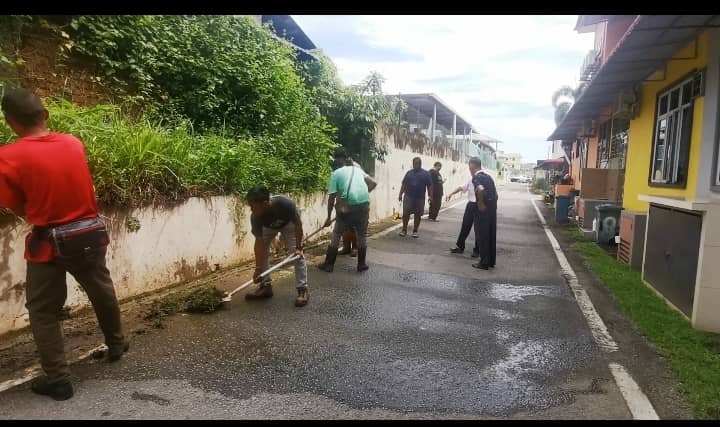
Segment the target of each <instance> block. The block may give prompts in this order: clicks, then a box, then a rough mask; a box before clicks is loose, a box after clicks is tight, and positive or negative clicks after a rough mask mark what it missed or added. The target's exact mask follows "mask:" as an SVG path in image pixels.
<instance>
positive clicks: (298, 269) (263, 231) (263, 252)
mask: <svg viewBox="0 0 720 427" xmlns="http://www.w3.org/2000/svg"><path fill="white" fill-rule="evenodd" d="M247 201H248V204H250V210H251V211H252V215H251V216H250V225H251V229H252V234H253V236H255V273H254V274H253V279H255V283H258V286H257V288H255V289H254V290H252V291H250V292H248V293H247V294H245V299H248V300H249V299H258V298H270V297H272V296H273V291H272V284H271V280H270V276H269V275H267V276H265V277H263V278H260V274H262V272H263V271H265V270H267V269H268V268H270V263H269V258H270V244H271V243H272V241H273V240H274V239H275V237H276V236H277V235H278V233H280V234H281V235H282V238H283V240H284V241H285V246H286V248H287V249H288V250H294V251H295V254H296V255H300V258H299V259H297V260H296V261H295V288H296V289H297V298H296V299H295V306H296V307H302V306H304V305H306V304H307V303H308V299H309V295H308V290H307V287H308V284H307V265H306V264H305V258H304V257H303V247H302V241H303V227H302V221H301V220H300V212H298V210H297V206H296V205H295V202H293V201H292V200H291V199H289V198H287V197H285V196H273V197H270V192H269V191H268V190H267V188H265V187H255V188H253V189H252V190H250V191H249V192H248V194H247Z"/></svg>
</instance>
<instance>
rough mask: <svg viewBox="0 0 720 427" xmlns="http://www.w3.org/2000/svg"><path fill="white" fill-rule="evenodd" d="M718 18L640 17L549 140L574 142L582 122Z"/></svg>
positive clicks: (636, 82) (718, 21) (715, 22)
mask: <svg viewBox="0 0 720 427" xmlns="http://www.w3.org/2000/svg"><path fill="white" fill-rule="evenodd" d="M718 24H720V16H719V15H639V16H638V17H637V18H636V19H635V21H634V22H633V23H632V24H631V25H630V27H629V28H628V30H627V32H626V33H625V35H624V36H623V37H622V38H621V39H620V41H619V42H618V45H617V47H616V48H615V50H614V51H613V52H612V53H611V55H610V57H609V58H608V59H607V60H606V61H605V63H604V64H602V66H601V67H600V69H599V70H598V72H597V73H596V74H595V76H594V77H593V79H592V80H591V81H590V82H589V83H588V85H587V87H586V88H585V90H584V91H583V92H582V94H581V95H580V96H579V97H578V99H577V100H575V103H574V104H573V106H572V107H571V108H570V111H568V113H567V114H566V115H565V117H564V118H563V120H562V122H561V123H560V124H559V125H558V126H557V128H556V129H555V131H554V132H553V133H552V135H550V136H549V137H548V138H547V140H548V141H557V140H574V139H575V138H576V137H577V133H578V131H579V130H580V128H581V127H582V122H583V121H584V120H587V119H594V118H595V117H596V116H597V115H599V114H600V113H601V112H602V110H604V109H605V108H607V106H608V105H611V103H612V102H613V101H614V100H615V99H617V98H616V97H617V95H618V93H620V92H621V91H622V90H623V89H626V88H631V87H633V86H634V85H636V84H638V83H640V82H642V81H643V80H645V79H647V78H648V77H649V76H650V75H652V74H653V73H655V72H656V71H657V70H658V69H660V68H661V67H662V65H663V64H665V63H666V62H667V61H668V60H669V59H670V58H672V57H673V56H674V55H675V53H676V52H677V51H678V50H680V49H681V48H683V47H685V46H686V45H687V44H688V43H690V41H691V40H693V39H694V38H695V37H697V35H698V34H699V33H700V32H702V31H703V30H704V29H706V28H708V27H710V26H718Z"/></svg>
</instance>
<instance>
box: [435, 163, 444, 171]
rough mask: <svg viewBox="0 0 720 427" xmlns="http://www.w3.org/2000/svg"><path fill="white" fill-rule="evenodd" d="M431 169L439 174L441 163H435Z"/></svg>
mask: <svg viewBox="0 0 720 427" xmlns="http://www.w3.org/2000/svg"><path fill="white" fill-rule="evenodd" d="M433 167H434V168H435V170H436V171H438V172H440V169H442V163H440V162H435V164H434V165H433Z"/></svg>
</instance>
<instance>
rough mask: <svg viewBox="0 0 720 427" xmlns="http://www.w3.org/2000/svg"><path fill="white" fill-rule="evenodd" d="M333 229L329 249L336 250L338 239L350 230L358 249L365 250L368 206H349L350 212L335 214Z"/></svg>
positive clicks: (367, 204)
mask: <svg viewBox="0 0 720 427" xmlns="http://www.w3.org/2000/svg"><path fill="white" fill-rule="evenodd" d="M335 218H336V219H335V227H334V228H333V233H332V237H331V239H330V247H331V248H335V249H337V248H338V247H339V246H340V238H341V237H342V236H343V234H344V233H345V232H346V231H347V230H350V231H352V232H353V233H354V235H355V239H356V244H357V248H358V249H364V248H367V229H368V222H369V219H370V204H369V203H363V204H362V205H351V208H350V212H348V213H346V214H342V213H340V212H337V213H336V216H335Z"/></svg>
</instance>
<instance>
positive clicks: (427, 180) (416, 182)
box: [398, 157, 433, 238]
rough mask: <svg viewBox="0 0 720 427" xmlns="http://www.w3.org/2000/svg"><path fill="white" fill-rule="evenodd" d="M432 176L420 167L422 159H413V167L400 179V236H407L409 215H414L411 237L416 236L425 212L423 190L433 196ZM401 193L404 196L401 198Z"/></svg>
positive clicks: (430, 196)
mask: <svg viewBox="0 0 720 427" xmlns="http://www.w3.org/2000/svg"><path fill="white" fill-rule="evenodd" d="M432 186H433V185H432V178H431V177H430V173H429V172H428V171H426V170H424V169H423V168H422V159H420V157H415V158H414V159H413V168H412V169H410V170H409V171H408V172H407V173H406V174H405V178H403V180H402V186H401V187H400V195H399V196H398V200H399V201H401V202H403V228H402V231H401V232H400V236H407V226H408V222H410V215H411V214H412V215H414V216H415V224H414V226H413V237H415V238H417V237H418V227H420V218H421V217H422V215H423V213H424V212H425V190H426V189H427V194H428V196H429V198H431V199H432V197H433V188H432ZM403 194H405V198H404V199H403Z"/></svg>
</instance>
